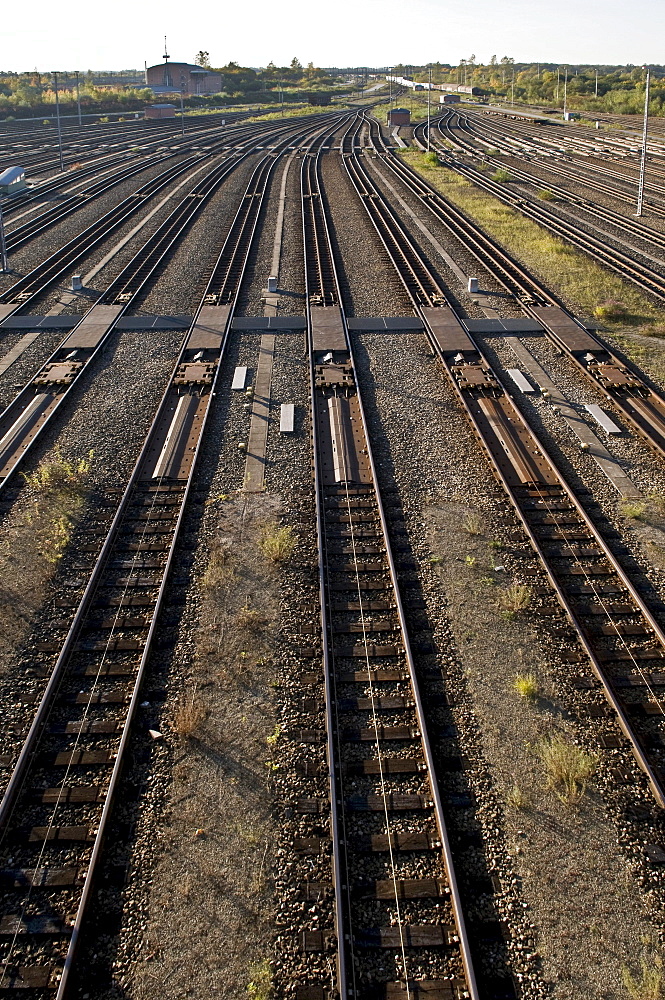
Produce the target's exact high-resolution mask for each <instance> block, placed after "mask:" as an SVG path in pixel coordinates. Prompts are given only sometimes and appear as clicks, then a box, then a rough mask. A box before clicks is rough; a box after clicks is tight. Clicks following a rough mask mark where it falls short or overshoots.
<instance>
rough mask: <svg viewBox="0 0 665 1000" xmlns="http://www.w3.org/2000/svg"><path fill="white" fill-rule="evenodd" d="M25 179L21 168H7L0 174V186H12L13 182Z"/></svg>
mask: <svg viewBox="0 0 665 1000" xmlns="http://www.w3.org/2000/svg"><path fill="white" fill-rule="evenodd" d="M24 177H25V170H24V169H23V167H7V169H6V170H3V172H2V173H1V174H0V184H13V183H14V181H20V180H22V179H23V178H24Z"/></svg>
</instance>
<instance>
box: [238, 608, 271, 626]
mask: <svg viewBox="0 0 665 1000" xmlns="http://www.w3.org/2000/svg"><path fill="white" fill-rule="evenodd" d="M236 624H237V626H238V628H242V629H246V630H247V631H248V632H258V631H260V630H261V629H262V628H264V627H265V625H266V617H265V615H264V614H263V613H262V612H261V611H257V610H256V608H250V607H248V606H247V605H245V606H244V607H242V608H241V609H240V611H239V612H238V614H237V615H236Z"/></svg>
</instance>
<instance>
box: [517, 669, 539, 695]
mask: <svg viewBox="0 0 665 1000" xmlns="http://www.w3.org/2000/svg"><path fill="white" fill-rule="evenodd" d="M513 687H514V688H515V690H516V691H517V693H518V695H519V696H520V698H524V700H525V701H534V700H535V699H536V698H537V697H538V681H537V679H536V675H535V674H531V673H529V674H517V676H516V677H515V679H514V681H513Z"/></svg>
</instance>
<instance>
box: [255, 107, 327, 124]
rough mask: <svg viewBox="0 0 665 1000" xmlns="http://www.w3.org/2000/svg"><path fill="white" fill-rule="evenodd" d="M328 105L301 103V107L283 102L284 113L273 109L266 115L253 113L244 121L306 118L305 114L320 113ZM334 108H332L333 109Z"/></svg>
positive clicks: (325, 109)
mask: <svg viewBox="0 0 665 1000" xmlns="http://www.w3.org/2000/svg"><path fill="white" fill-rule="evenodd" d="M330 110H331V109H330V108H329V107H320V106H317V105H315V104H303V105H302V106H301V107H298V106H297V105H292V104H284V114H282V113H281V111H273V112H272V113H270V112H269V113H268V114H266V115H253V116H252V117H251V118H245V123H246V122H270V121H273V120H274V119H275V118H283V119H284V120H285V121H288V119H289V118H306V117H307V115H320V114H321V112H322V111H330ZM333 110H334V109H333Z"/></svg>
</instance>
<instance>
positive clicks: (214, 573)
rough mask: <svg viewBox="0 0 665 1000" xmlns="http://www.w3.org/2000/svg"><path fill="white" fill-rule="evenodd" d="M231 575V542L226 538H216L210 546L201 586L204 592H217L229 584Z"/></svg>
mask: <svg viewBox="0 0 665 1000" xmlns="http://www.w3.org/2000/svg"><path fill="white" fill-rule="evenodd" d="M233 573H234V569H233V564H232V562H231V541H230V539H228V538H216V539H215V541H214V542H213V543H212V545H211V546H210V556H209V557H208V565H207V566H206V569H205V573H204V574H203V581H202V582H203V586H204V587H205V589H206V590H219V588H220V587H223V586H224V584H225V583H228V582H229V580H230V579H231V578H232V577H233Z"/></svg>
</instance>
